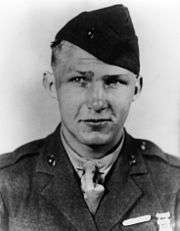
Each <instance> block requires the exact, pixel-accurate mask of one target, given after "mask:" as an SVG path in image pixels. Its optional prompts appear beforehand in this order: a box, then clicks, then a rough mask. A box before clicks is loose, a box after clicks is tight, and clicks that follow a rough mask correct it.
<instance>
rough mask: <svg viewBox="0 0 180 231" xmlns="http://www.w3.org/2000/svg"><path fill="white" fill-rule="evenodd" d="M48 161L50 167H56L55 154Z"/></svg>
mask: <svg viewBox="0 0 180 231" xmlns="http://www.w3.org/2000/svg"><path fill="white" fill-rule="evenodd" d="M47 161H48V164H49V165H50V166H52V167H55V166H56V158H55V155H54V154H51V155H49V156H48V159H47Z"/></svg>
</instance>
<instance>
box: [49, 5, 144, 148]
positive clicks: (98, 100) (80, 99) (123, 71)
mask: <svg viewBox="0 0 180 231" xmlns="http://www.w3.org/2000/svg"><path fill="white" fill-rule="evenodd" d="M118 10H119V11H118ZM104 11H105V12H104ZM112 13H113V14H112ZM114 13H115V15H114ZM97 15H98V16H97ZM110 16H111V17H110ZM121 16H122V18H121ZM84 17H85V18H86V19H87V18H88V19H87V20H89V21H87V23H86V21H84V20H85V18H84ZM104 17H105V18H104ZM118 17H119V18H118ZM90 19H91V20H90ZM100 19H102V20H103V21H102V22H100V21H99V20H100ZM105 19H106V20H105ZM117 19H118V20H119V21H118V22H117ZM74 21H75V22H74ZM77 21H78V23H77ZM108 21H109V25H112V23H113V25H115V23H116V24H117V27H118V28H116V29H114V28H113V26H112V27H111V26H108V25H104V26H105V28H102V27H100V28H99V25H101V26H103V23H105V22H106V24H107V23H108ZM111 21H112V22H111ZM88 23H89V24H90V23H91V24H93V28H94V29H93V31H92V30H91V31H90V30H89V31H87V30H85V28H84V27H86V26H87V27H88V28H89V25H88ZM119 23H120V25H119ZM81 24H83V25H81ZM75 25H76V26H77V28H76V30H75V28H74V26H75ZM91 26H92V25H91ZM79 29H81V30H80V31H79V33H80V35H79V37H78V36H77V35H78V30H79ZM83 29H84V30H85V31H86V33H84V32H82V30H83ZM90 32H91V33H90ZM108 33H110V34H109V35H108ZM111 33H112V34H111ZM104 34H106V36H105V35H104ZM76 36H77V37H76ZM83 36H86V37H85V38H84V40H83V38H82V37H83ZM99 36H100V38H99ZM111 37H112V41H109V40H111ZM78 39H79V40H78ZM102 43H104V44H102ZM97 44H98V46H97ZM95 48H96V49H95ZM52 69H53V75H54V77H55V87H56V93H57V99H58V102H59V108H60V113H61V119H62V128H63V132H64V134H65V136H66V138H67V139H68V140H69V142H70V143H71V142H72V143H73V145H74V148H75V149H77V148H78V145H84V146H88V147H92V148H97V147H102V146H103V147H104V148H105V149H106V150H107V151H108V149H110V148H112V147H113V146H114V145H115V144H116V143H117V142H118V141H119V139H120V137H121V135H122V129H123V126H124V123H125V120H126V118H127V115H128V112H129V108H130V105H131V103H132V101H134V100H135V99H136V97H137V95H138V94H139V92H140V90H141V81H140V78H139V77H138V76H139V51H138V44H137V37H136V35H135V32H134V28H133V25H132V22H131V20H130V16H129V13H128V10H127V8H124V7H123V6H122V5H120V6H114V7H110V8H105V9H101V10H98V11H92V12H90V13H85V15H84V16H83V14H80V15H79V16H77V17H76V18H75V19H73V20H72V21H70V22H69V24H67V25H66V26H65V27H64V28H63V29H62V30H61V31H60V32H58V34H57V36H56V39H55V41H54V42H53V44H52ZM51 81H52V82H53V80H52V79H51ZM51 81H49V83H50V82H51Z"/></svg>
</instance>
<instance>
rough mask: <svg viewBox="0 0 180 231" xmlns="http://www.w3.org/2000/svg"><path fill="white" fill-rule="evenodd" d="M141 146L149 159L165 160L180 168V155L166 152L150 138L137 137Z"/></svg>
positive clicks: (143, 153) (165, 162) (167, 163)
mask: <svg viewBox="0 0 180 231" xmlns="http://www.w3.org/2000/svg"><path fill="white" fill-rule="evenodd" d="M137 142H138V143H139V148H140V150H141V152H142V155H143V156H144V158H145V159H147V161H148V160H149V161H157V162H163V163H164V164H166V165H169V166H171V167H175V168H178V169H179V170H180V157H178V156H174V155H172V154H168V153H166V152H164V151H163V150H162V149H161V148H160V147H159V146H158V145H157V144H155V143H154V142H152V141H150V140H145V139H137Z"/></svg>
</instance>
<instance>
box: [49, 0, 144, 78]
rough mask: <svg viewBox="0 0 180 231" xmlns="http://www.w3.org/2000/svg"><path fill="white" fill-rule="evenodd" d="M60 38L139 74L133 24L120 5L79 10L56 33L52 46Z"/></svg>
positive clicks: (101, 58)
mask: <svg viewBox="0 0 180 231" xmlns="http://www.w3.org/2000/svg"><path fill="white" fill-rule="evenodd" d="M62 40H66V41H68V42H71V43H73V44H74V45H76V46H78V47H80V48H82V49H84V50H85V51H87V52H88V53H90V54H92V55H94V56H95V57H97V58H98V59H100V60H102V61H104V62H105V63H108V64H111V65H116V66H120V67H123V68H125V69H128V70H130V71H132V72H133V73H135V74H137V75H138V74H139V71H140V61H139V46H138V38H137V36H136V33H135V30H134V26H133V23H132V20H131V17H130V14H129V11H128V8H127V7H125V6H123V5H120V4H119V5H113V6H110V7H106V8H102V9H98V10H93V11H89V12H82V13H81V14H79V15H78V16H76V17H75V18H73V19H72V20H71V21H69V22H68V23H67V24H66V25H65V26H64V27H63V28H62V29H61V30H60V31H59V32H58V33H57V35H56V37H55V40H54V42H52V44H51V47H52V48H53V47H55V46H57V45H58V44H60V42H61V41H62Z"/></svg>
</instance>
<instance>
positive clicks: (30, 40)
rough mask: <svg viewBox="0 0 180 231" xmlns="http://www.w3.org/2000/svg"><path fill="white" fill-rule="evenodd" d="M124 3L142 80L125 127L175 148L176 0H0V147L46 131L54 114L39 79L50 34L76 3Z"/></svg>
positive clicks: (179, 15)
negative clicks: (131, 24) (136, 41)
mask: <svg viewBox="0 0 180 231" xmlns="http://www.w3.org/2000/svg"><path fill="white" fill-rule="evenodd" d="M117 3H123V4H125V5H126V6H128V8H129V10H130V13H131V17H132V20H133V22H134V26H135V29H136V32H137V34H138V37H139V45H140V54H141V75H142V76H143V77H144V88H143V91H142V94H141V97H140V98H139V99H138V100H137V102H135V103H134V104H133V106H132V109H131V113H130V115H129V117H128V120H127V123H126V127H127V130H128V131H129V132H130V133H131V134H132V135H134V136H136V137H140V138H146V139H151V140H152V141H154V142H156V143H157V144H158V145H160V146H161V147H162V149H164V150H166V151H167V152H169V153H171V154H173V155H179V156H180V142H179V139H180V135H179V134H180V1H179V0H171V1H170V0H169V1H166V0H151V1H147V0H146V1H145V0H122V1H113V0H109V1H108V0H65V1H64V0H38V1H37V0H6V1H1V3H0V153H2V152H8V151H11V150H13V149H14V148H16V147H18V146H19V145H22V144H23V143H26V142H29V141H31V140H33V139H38V138H41V137H44V136H46V135H47V134H48V133H49V132H51V131H53V130H54V129H55V127H56V125H57V124H58V122H59V120H60V115H59V112H58V106H57V103H56V101H55V100H54V99H52V98H50V96H49V95H48V94H47V93H46V92H45V90H44V89H43V87H42V74H43V72H44V71H46V70H51V68H50V54H51V52H50V47H49V46H50V42H51V41H52V40H53V39H54V36H55V34H56V32H57V31H58V30H59V29H60V28H61V27H62V26H63V25H64V24H65V23H66V22H67V21H68V20H70V19H71V18H72V17H74V16H76V15H77V14H78V13H80V12H81V11H85V10H86V11H87V10H92V9H97V8H101V7H105V6H109V5H112V4H117Z"/></svg>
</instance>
